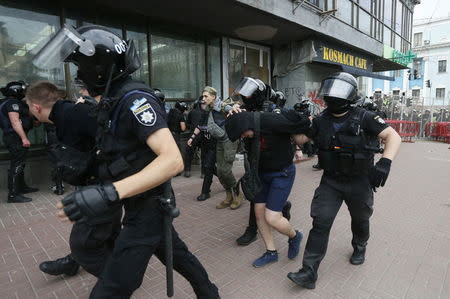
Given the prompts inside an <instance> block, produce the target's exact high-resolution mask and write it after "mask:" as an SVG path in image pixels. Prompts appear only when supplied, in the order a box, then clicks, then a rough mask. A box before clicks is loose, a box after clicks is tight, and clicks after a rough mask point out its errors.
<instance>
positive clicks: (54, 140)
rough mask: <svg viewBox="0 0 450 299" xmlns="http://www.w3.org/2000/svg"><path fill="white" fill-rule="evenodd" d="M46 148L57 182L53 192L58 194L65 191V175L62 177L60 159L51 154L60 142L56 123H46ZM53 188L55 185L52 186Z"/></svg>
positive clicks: (53, 177) (55, 181)
mask: <svg viewBox="0 0 450 299" xmlns="http://www.w3.org/2000/svg"><path fill="white" fill-rule="evenodd" d="M44 130H45V148H46V150H47V158H48V160H49V161H50V165H51V167H52V171H51V177H52V181H53V182H54V183H55V186H54V190H53V192H54V193H55V194H57V195H61V194H63V193H64V187H63V183H62V180H63V177H62V169H61V167H59V166H58V159H57V158H56V157H55V156H54V155H52V154H51V149H52V147H54V146H55V145H56V144H58V137H57V136H56V127H55V125H54V124H50V123H45V124H44ZM52 188H53V187H52Z"/></svg>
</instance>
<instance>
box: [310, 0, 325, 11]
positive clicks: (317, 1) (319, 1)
mask: <svg viewBox="0 0 450 299" xmlns="http://www.w3.org/2000/svg"><path fill="white" fill-rule="evenodd" d="M307 1H308V2H309V3H311V4H313V5H315V6H317V7H320V8H322V9H323V3H324V2H323V1H324V0H307Z"/></svg>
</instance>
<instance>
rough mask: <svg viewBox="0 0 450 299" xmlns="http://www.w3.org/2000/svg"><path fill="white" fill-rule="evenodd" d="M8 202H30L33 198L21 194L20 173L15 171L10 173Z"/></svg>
mask: <svg viewBox="0 0 450 299" xmlns="http://www.w3.org/2000/svg"><path fill="white" fill-rule="evenodd" d="M8 187H9V193H8V203H22V202H30V201H31V198H29V197H25V196H23V195H21V194H20V178H19V174H17V173H14V172H11V171H10V172H9V173H8Z"/></svg>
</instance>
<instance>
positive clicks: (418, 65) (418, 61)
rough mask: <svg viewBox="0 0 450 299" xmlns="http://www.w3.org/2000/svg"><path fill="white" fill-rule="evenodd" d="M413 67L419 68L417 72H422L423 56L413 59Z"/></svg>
mask: <svg viewBox="0 0 450 299" xmlns="http://www.w3.org/2000/svg"><path fill="white" fill-rule="evenodd" d="M413 69H415V70H417V74H419V75H421V74H422V58H419V59H414V60H413Z"/></svg>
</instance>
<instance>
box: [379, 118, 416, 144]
mask: <svg viewBox="0 0 450 299" xmlns="http://www.w3.org/2000/svg"><path fill="white" fill-rule="evenodd" d="M386 122H387V123H388V124H389V125H390V126H391V127H392V128H394V130H395V131H396V132H397V133H398V134H399V135H400V137H401V138H402V141H403V142H414V141H413V140H412V138H413V137H416V136H417V135H418V134H419V123H418V122H416V121H406V120H395V119H388V120H386Z"/></svg>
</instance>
